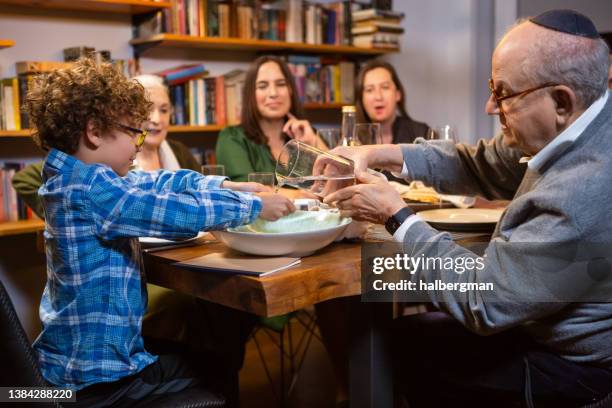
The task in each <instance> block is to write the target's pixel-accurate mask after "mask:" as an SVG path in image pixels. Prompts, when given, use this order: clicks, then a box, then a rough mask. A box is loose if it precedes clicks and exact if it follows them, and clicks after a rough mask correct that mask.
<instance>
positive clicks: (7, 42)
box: [0, 38, 15, 50]
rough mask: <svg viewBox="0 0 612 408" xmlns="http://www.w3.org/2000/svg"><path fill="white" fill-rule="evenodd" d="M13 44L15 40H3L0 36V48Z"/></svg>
mask: <svg viewBox="0 0 612 408" xmlns="http://www.w3.org/2000/svg"><path fill="white" fill-rule="evenodd" d="M13 45H15V41H12V40H3V39H1V38H0V50H1V49H2V48H10V47H12V46H13Z"/></svg>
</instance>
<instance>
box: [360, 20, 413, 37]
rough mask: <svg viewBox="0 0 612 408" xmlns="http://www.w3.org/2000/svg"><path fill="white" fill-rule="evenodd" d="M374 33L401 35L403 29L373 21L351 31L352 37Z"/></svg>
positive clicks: (395, 25) (393, 24)
mask: <svg viewBox="0 0 612 408" xmlns="http://www.w3.org/2000/svg"><path fill="white" fill-rule="evenodd" d="M376 32H385V33H395V34H402V33H403V32H404V27H402V26H401V25H400V24H395V23H387V22H386V21H373V22H371V23H369V24H367V25H366V24H364V25H359V26H357V27H353V28H352V29H351V33H352V34H353V35H359V34H373V33H376Z"/></svg>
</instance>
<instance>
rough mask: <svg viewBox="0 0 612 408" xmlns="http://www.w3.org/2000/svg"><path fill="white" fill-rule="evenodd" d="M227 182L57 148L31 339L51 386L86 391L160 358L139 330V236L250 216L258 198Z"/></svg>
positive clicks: (181, 234) (46, 177) (185, 231)
mask: <svg viewBox="0 0 612 408" xmlns="http://www.w3.org/2000/svg"><path fill="white" fill-rule="evenodd" d="M223 180H224V178H223V177H204V176H202V175H200V174H198V173H196V172H193V171H190V170H179V171H177V172H169V171H165V170H160V171H157V172H130V173H128V175H127V176H126V177H119V176H118V175H117V174H116V173H115V172H113V171H112V170H111V169H110V168H109V167H108V166H105V165H101V164H92V165H88V164H85V163H83V162H81V161H79V160H77V159H76V158H74V157H73V156H70V155H67V154H65V153H63V152H61V151H58V150H51V151H50V153H49V155H48V156H47V159H46V161H45V165H44V168H43V182H44V184H43V186H42V187H41V188H40V190H39V195H40V197H41V199H42V203H43V206H44V209H45V219H46V229H45V243H46V248H47V284H46V286H45V290H44V292H43V295H42V300H41V304H40V319H41V321H42V324H43V330H42V333H41V334H40V336H39V337H38V339H36V341H35V342H34V348H35V350H36V351H37V352H38V356H39V362H40V367H41V370H42V373H43V375H44V377H45V378H46V379H47V380H48V381H49V382H50V383H52V384H55V385H57V386H61V387H70V388H72V389H74V390H79V389H81V388H83V387H86V386H88V385H92V384H95V383H100V382H110V381H116V380H118V379H120V378H122V377H125V376H128V375H132V374H135V373H137V372H139V371H140V370H142V369H143V368H144V367H146V366H147V365H149V364H151V363H153V362H155V361H156V359H157V357H156V356H153V355H151V354H149V353H148V352H147V351H146V350H145V349H144V345H143V340H142V335H141V325H142V317H143V314H144V312H145V309H146V306H147V293H146V285H145V282H144V280H143V279H142V278H141V268H140V259H141V257H140V247H139V244H138V239H137V237H144V236H150V237H163V238H188V237H192V236H194V235H196V234H197V233H198V232H199V231H202V230H207V229H222V228H226V227H230V226H237V225H241V224H245V223H249V222H252V221H253V220H254V219H255V218H256V217H257V216H258V215H259V213H260V211H261V200H260V199H259V198H258V197H256V196H254V195H251V194H248V193H239V192H234V191H231V190H227V189H222V188H220V185H221V183H222V182H223ZM177 318H179V317H178V316H177Z"/></svg>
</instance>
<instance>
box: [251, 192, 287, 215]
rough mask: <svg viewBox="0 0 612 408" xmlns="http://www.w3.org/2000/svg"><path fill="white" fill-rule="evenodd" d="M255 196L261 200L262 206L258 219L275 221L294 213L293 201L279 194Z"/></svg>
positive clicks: (259, 194)
mask: <svg viewBox="0 0 612 408" xmlns="http://www.w3.org/2000/svg"><path fill="white" fill-rule="evenodd" d="M257 196H258V197H259V198H261V204H262V206H261V213H259V218H263V219H264V220H267V221H276V220H278V219H279V218H281V217H284V216H285V215H289V214H291V213H292V212H294V211H295V205H293V201H291V200H290V199H288V198H287V197H285V196H282V195H280V194H272V193H257Z"/></svg>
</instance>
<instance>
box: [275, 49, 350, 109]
mask: <svg viewBox="0 0 612 408" xmlns="http://www.w3.org/2000/svg"><path fill="white" fill-rule="evenodd" d="M287 62H288V65H289V70H290V71H291V73H292V74H293V76H294V78H295V83H296V87H297V91H298V94H299V96H300V100H301V101H302V102H305V103H346V104H351V103H353V101H354V99H355V93H354V89H355V64H354V63H353V62H348V61H341V62H337V61H333V60H328V59H325V58H323V59H322V58H321V57H315V56H307V55H290V56H289V58H288V61H287Z"/></svg>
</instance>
